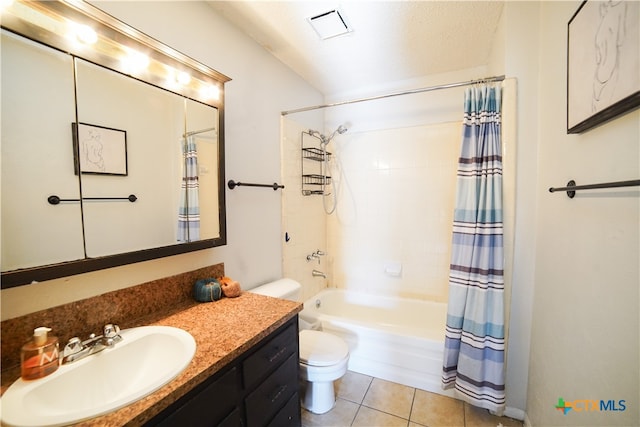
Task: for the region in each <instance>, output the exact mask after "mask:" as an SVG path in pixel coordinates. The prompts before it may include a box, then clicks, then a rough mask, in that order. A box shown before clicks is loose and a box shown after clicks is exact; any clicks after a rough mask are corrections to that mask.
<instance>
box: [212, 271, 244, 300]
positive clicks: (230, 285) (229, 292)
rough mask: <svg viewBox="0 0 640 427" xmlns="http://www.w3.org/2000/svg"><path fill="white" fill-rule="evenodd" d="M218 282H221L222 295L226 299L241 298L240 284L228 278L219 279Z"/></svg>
mask: <svg viewBox="0 0 640 427" xmlns="http://www.w3.org/2000/svg"><path fill="white" fill-rule="evenodd" d="M218 281H219V282H220V286H222V293H223V294H224V296H225V297H227V298H235V297H239V296H240V293H241V291H242V290H241V289H240V283H238V282H236V281H235V280H233V279H232V278H230V277H227V276H223V277H219V278H218Z"/></svg>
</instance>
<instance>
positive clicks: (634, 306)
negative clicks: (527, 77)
mask: <svg viewBox="0 0 640 427" xmlns="http://www.w3.org/2000/svg"><path fill="white" fill-rule="evenodd" d="M580 3H581V2H579V1H572V2H544V3H542V5H541V6H540V12H541V14H540V21H541V22H544V30H543V29H542V28H541V29H540V39H539V43H540V46H539V54H540V69H539V70H540V71H539V78H540V80H539V81H540V87H539V92H538V93H536V94H534V95H537V97H538V99H539V121H538V126H539V136H540V137H539V142H538V155H537V171H538V180H537V184H536V185H535V189H534V192H533V193H532V196H531V197H532V198H535V199H537V206H538V210H537V224H536V227H535V233H536V236H537V241H536V251H535V293H534V295H533V329H532V335H531V366H530V369H529V387H528V397H527V414H528V417H529V419H530V421H531V423H532V424H533V425H534V426H556V425H562V426H569V425H575V426H577V425H580V426H603V425H607V426H622V425H625V426H630V425H639V424H640V405H639V402H640V391H639V388H640V381H639V378H640V368H639V364H640V352H639V334H640V330H639V325H640V321H639V320H640V319H639V318H638V313H639V312H640V306H639V299H640V295H639V283H640V271H639V270H640V190H638V189H637V188H629V189H610V190H606V191H605V190H598V191H585V192H578V193H577V195H576V197H575V198H574V199H569V198H568V197H567V196H566V195H565V194H564V193H554V194H550V193H548V192H547V189H548V188H549V187H553V186H564V184H566V182H567V181H569V180H570V179H574V180H575V181H576V182H577V183H578V184H589V183H598V182H608V181H617V180H627V179H638V178H639V177H640V111H638V110H636V111H634V112H631V113H629V114H627V115H625V116H623V117H620V118H618V119H615V120H613V121H611V122H609V123H607V124H605V125H603V126H600V127H598V128H595V129H592V130H589V131H587V132H585V133H583V134H580V135H567V134H566V130H565V129H566V78H565V75H566V30H567V22H568V20H569V19H570V18H571V16H572V15H573V13H574V12H575V11H576V10H577V9H578V7H579V5H580ZM634 19H635V18H634ZM560 397H562V398H563V399H564V400H565V401H574V400H579V399H592V400H597V401H599V400H601V399H603V400H605V401H608V400H615V401H616V402H618V401H619V400H625V401H626V410H625V411H594V412H591V411H586V412H577V411H575V410H574V411H570V412H569V413H568V414H567V415H563V414H562V412H560V411H557V410H555V408H554V405H556V404H557V402H558V398H560ZM617 408H620V406H619V405H617ZM598 409H599V408H598Z"/></svg>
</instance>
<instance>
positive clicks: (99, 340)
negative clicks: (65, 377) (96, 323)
mask: <svg viewBox="0 0 640 427" xmlns="http://www.w3.org/2000/svg"><path fill="white" fill-rule="evenodd" d="M119 332H120V328H119V327H118V325H113V324H111V323H109V324H107V325H104V328H103V329H102V335H99V336H96V334H91V335H89V338H88V339H86V340H84V341H82V340H80V338H78V337H73V338H71V339H70V340H69V342H67V345H65V346H64V349H63V350H62V354H61V359H62V360H61V362H60V363H62V364H64V363H71V362H75V361H76V360H80V359H83V358H85V357H87V356H90V355H92V354H96V353H99V352H101V351H102V350H104V349H105V348H109V347H113V346H114V345H116V344H117V343H119V342H120V341H122V336H121V335H120V334H119Z"/></svg>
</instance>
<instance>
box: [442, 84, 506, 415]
mask: <svg viewBox="0 0 640 427" xmlns="http://www.w3.org/2000/svg"><path fill="white" fill-rule="evenodd" d="M500 104H501V90H500V87H499V86H496V87H490V86H487V85H483V86H479V87H477V86H474V87H472V88H468V89H467V91H466V93H465V101H464V106H465V112H464V121H463V138H462V148H461V154H460V159H459V162H458V178H457V181H458V183H457V186H458V187H457V194H456V206H455V211H454V219H453V243H452V248H451V265H450V270H449V305H448V311H447V327H446V336H445V351H444V364H443V372H442V385H443V388H445V389H448V388H453V387H455V390H456V391H457V392H458V393H457V394H458V396H459V397H461V398H462V399H463V400H465V401H467V402H468V403H470V404H472V405H475V406H478V407H481V408H486V409H489V410H490V411H492V412H494V413H496V414H498V415H501V414H502V413H503V411H504V407H505V389H504V384H505V380H504V349H505V341H504V277H503V276H504V271H503V239H502V151H501V140H500V120H501V119H500Z"/></svg>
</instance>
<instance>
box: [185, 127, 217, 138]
mask: <svg viewBox="0 0 640 427" xmlns="http://www.w3.org/2000/svg"><path fill="white" fill-rule="evenodd" d="M212 130H216V128H215V126H214V127H212V128H206V129H200V130H194V131H191V132H187V133H185V134H183V135H182V136H191V135H197V134H199V133H205V132H211V131H212Z"/></svg>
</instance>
